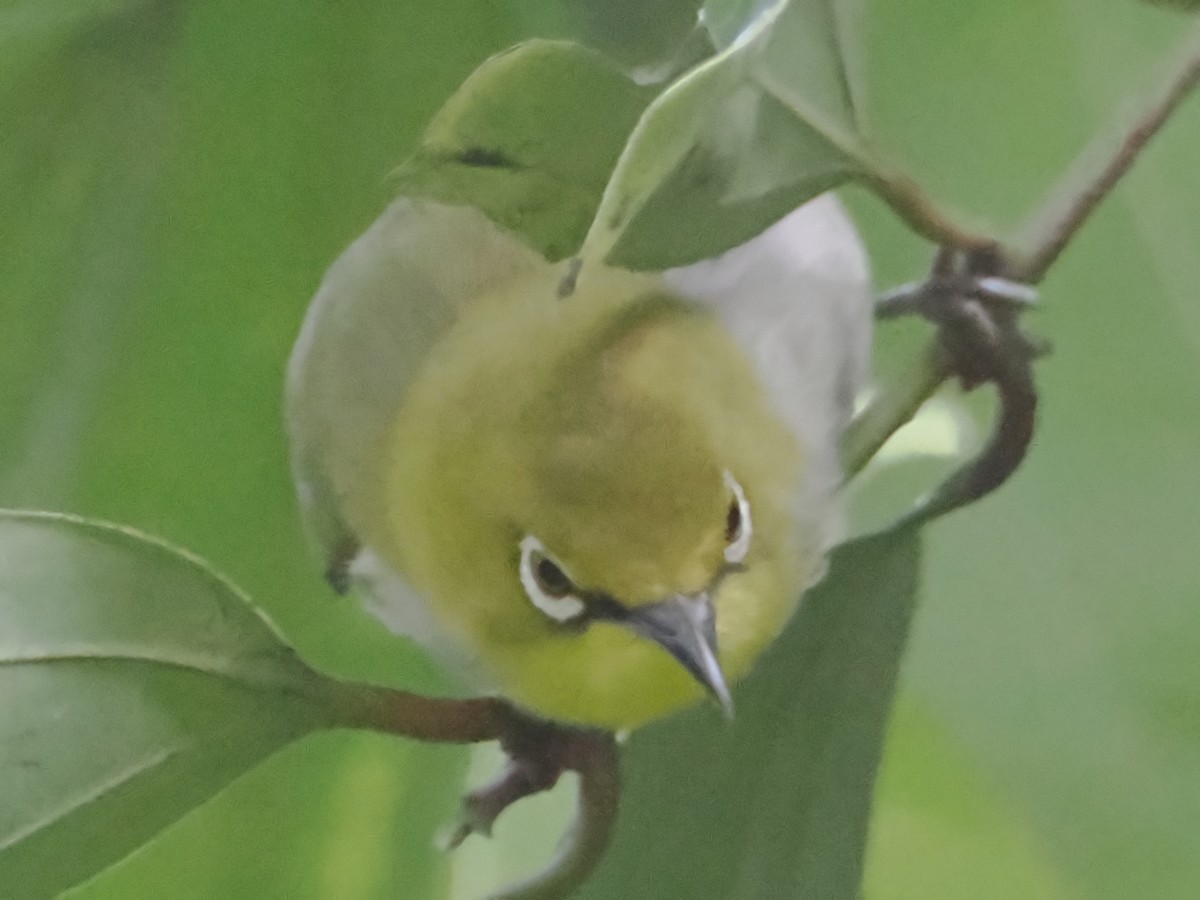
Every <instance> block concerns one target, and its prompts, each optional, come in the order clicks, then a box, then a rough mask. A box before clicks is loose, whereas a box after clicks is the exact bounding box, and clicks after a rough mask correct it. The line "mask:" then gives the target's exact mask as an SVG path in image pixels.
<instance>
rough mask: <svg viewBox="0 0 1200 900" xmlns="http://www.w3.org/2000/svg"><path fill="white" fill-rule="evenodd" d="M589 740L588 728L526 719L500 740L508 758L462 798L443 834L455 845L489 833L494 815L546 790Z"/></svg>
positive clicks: (576, 762) (574, 761)
mask: <svg viewBox="0 0 1200 900" xmlns="http://www.w3.org/2000/svg"><path fill="white" fill-rule="evenodd" d="M592 739H593V736H592V734H591V733H590V732H584V731H580V730H577V729H573V728H569V727H566V726H559V725H553V724H550V723H546V722H535V721H532V720H530V721H527V722H525V723H524V725H523V727H522V729H521V730H520V731H519V732H516V733H514V734H513V735H511V736H509V737H508V738H506V739H505V740H503V741H502V742H501V746H502V747H503V749H504V751H505V753H507V754H508V762H507V763H506V764H505V766H504V769H503V770H502V771H501V772H500V774H499V775H497V776H496V777H495V778H494V779H493V780H492V781H490V782H488V783H487V784H485V785H483V786H482V787H479V788H476V789H475V790H473V791H471V792H470V793H469V794H467V795H466V796H465V797H464V798H463V804H462V810H461V812H460V813H459V817H458V821H457V822H456V823H455V825H454V827H453V828H452V829H451V831H450V833H449V834H448V835H447V836H446V838H445V840H444V844H445V847H446V849H448V850H453V849H454V848H456V847H458V846H459V845H460V844H462V842H463V841H465V840H466V839H467V838H468V837H470V836H471V835H472V834H481V835H483V836H484V837H491V835H492V828H493V827H494V826H495V823H496V820H497V819H498V818H499V817H500V815H501V813H503V812H504V811H505V810H506V809H508V808H509V807H510V806H512V805H513V804H514V803H517V802H518V801H520V800H522V799H524V798H525V797H531V796H533V795H534V794H539V793H541V792H542V791H548V790H550V789H551V788H553V787H554V786H555V785H556V784H558V780H559V778H561V777H562V774H563V773H564V772H566V771H568V770H572V769H577V768H579V759H578V757H579V746H580V743H581V742H583V743H586V742H588V741H590V740H592Z"/></svg>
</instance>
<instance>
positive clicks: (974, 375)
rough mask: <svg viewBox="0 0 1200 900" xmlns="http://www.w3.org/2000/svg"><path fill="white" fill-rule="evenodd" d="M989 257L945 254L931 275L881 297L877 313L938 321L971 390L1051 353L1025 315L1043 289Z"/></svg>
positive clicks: (956, 371)
mask: <svg viewBox="0 0 1200 900" xmlns="http://www.w3.org/2000/svg"><path fill="white" fill-rule="evenodd" d="M989 263H990V260H989V259H988V258H986V257H979V256H972V255H970V254H965V253H955V252H953V251H944V252H943V253H941V254H939V256H938V258H937V260H936V261H935V263H934V266H933V270H932V271H931V272H930V274H929V277H928V278H926V279H925V280H924V281H922V282H918V283H914V284H908V285H903V286H902V287H899V288H897V289H895V290H893V291H890V292H888V293H887V294H885V295H884V296H882V297H880V298H879V300H878V301H877V302H876V306H875V315H876V317H877V318H879V319H892V318H897V317H899V316H905V315H919V316H921V317H922V318H924V319H926V320H928V321H929V322H931V323H933V324H934V325H935V326H936V327H937V329H938V333H939V335H940V338H941V343H942V346H943V347H944V348H945V350H946V352H947V354H948V356H949V361H950V366H951V370H952V371H953V373H954V374H955V376H957V377H958V379H959V381H960V382H961V384H962V386H963V388H964V389H965V390H971V389H973V388H975V387H978V386H979V385H980V384H983V383H984V382H987V381H994V382H996V383H998V384H1004V383H1005V382H1006V381H1009V380H1011V379H1012V377H1013V376H1014V373H1016V372H1018V371H1026V370H1028V367H1029V365H1030V363H1031V362H1032V361H1033V360H1035V359H1037V358H1038V357H1040V356H1044V355H1045V354H1046V353H1047V352H1049V349H1050V348H1049V345H1048V343H1047V342H1046V341H1044V340H1042V339H1040V338H1037V337H1035V336H1033V335H1030V334H1028V333H1027V332H1025V331H1024V330H1023V329H1022V328H1021V327H1020V323H1019V316H1020V314H1021V313H1023V312H1025V311H1027V310H1029V309H1031V308H1032V307H1034V306H1035V305H1036V304H1037V299H1038V293H1037V290H1036V289H1035V288H1034V287H1033V286H1032V285H1029V284H1025V283H1023V282H1019V281H1013V280H1012V279H1010V278H1007V277H1005V276H1003V275H1001V274H997V273H996V272H995V271H993V270H991V268H990V265H989Z"/></svg>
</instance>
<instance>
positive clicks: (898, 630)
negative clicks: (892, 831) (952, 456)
mask: <svg viewBox="0 0 1200 900" xmlns="http://www.w3.org/2000/svg"><path fill="white" fill-rule="evenodd" d="M918 561H919V542H918V537H917V535H916V533H915V532H913V531H911V530H902V531H898V532H893V533H885V534H882V535H878V536H874V537H869V538H864V539H861V540H858V541H855V542H853V543H851V544H847V545H845V546H843V547H841V548H840V549H839V550H837V551H836V552H835V553H834V556H833V560H832V568H831V572H830V575H829V577H828V578H827V579H826V581H825V582H824V583H823V584H822V585H821V586H819V587H818V588H817V589H815V590H814V591H813V592H812V593H811V594H810V595H808V596H807V597H806V599H805V601H804V605H803V607H802V608H801V610H800V612H799V614H798V615H797V616H796V618H795V619H794V620H793V621H792V623H791V624H790V625H789V626H788V629H787V630H786V631H785V632H784V634H783V636H782V637H781V638H780V640H779V641H778V642H777V643H776V644H775V645H774V646H773V647H772V648H771V649H770V651H769V652H768V654H767V656H766V658H764V659H763V661H762V662H761V663H760V665H759V666H758V668H757V669H756V670H755V671H754V673H753V675H752V676H751V677H750V678H749V679H748V680H747V681H746V682H745V683H744V684H742V685H741V686H740V687H739V689H738V690H737V691H736V693H735V702H736V704H737V715H736V718H735V720H734V722H733V723H732V724H731V723H727V722H725V721H723V720H722V719H721V718H720V716H719V714H718V713H717V712H716V711H715V710H712V709H707V708H706V709H699V710H694V711H692V712H690V713H688V714H686V715H683V716H680V717H677V718H675V719H672V720H670V721H669V722H667V723H664V724H663V725H659V726H654V727H650V728H648V729H646V730H645V731H643V732H639V733H638V734H637V735H636V736H635V737H634V739H633V740H632V741H631V742H630V745H629V747H628V748H627V752H626V753H625V755H624V760H623V764H624V768H625V789H626V792H625V794H624V801H623V803H622V807H621V819H620V821H619V822H618V826H617V828H618V833H617V838H616V842H615V844H614V846H613V848H612V850H611V852H610V854H609V857H608V859H607V860H606V861H605V863H604V865H603V867H602V869H601V871H600V872H599V873H598V875H597V877H596V878H595V879H594V881H593V882H592V883H590V884H589V885H588V886H587V887H586V888H585V889H584V891H583V892H582V893H581V896H582V897H585V898H607V897H631V898H633V897H637V898H641V897H646V898H650V897H655V898H657V897H688V898H691V900H707V898H712V900H718V898H719V900H750V898H768V897H770V898H776V897H788V898H790V900H815V898H821V900H843V898H844V900H851V898H856V897H858V896H859V883H860V881H861V877H862V864H863V862H862V861H863V847H864V843H865V841H866V834H867V815H868V812H869V810H870V805H871V793H872V783H873V780H874V775H875V771H876V768H877V766H878V764H879V758H880V754H881V752H882V743H883V736H884V730H885V726H886V723H887V718H888V711H889V709H890V707H891V698H892V693H893V688H894V685H895V680H896V672H897V669H898V666H899V663H900V656H901V652H902V651H903V648H904V644H905V637H906V635H907V631H908V624H909V620H910V618H911V616H912V612H913V606H914V603H915V599H914V598H915V593H916V588H917V567H918Z"/></svg>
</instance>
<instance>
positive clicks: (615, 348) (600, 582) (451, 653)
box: [286, 196, 871, 731]
mask: <svg viewBox="0 0 1200 900" xmlns="http://www.w3.org/2000/svg"><path fill="white" fill-rule="evenodd" d="M563 274H564V267H563V265H562V264H559V265H551V264H549V263H547V262H546V261H545V260H544V259H542V258H541V257H540V256H539V255H538V254H537V253H536V252H534V251H533V250H531V249H529V248H528V247H527V246H525V245H524V244H523V243H521V241H520V240H519V239H518V238H517V237H516V236H514V235H512V234H510V233H508V232H506V231H505V230H503V229H501V228H500V227H498V226H496V225H495V224H493V223H492V222H491V221H490V220H489V219H487V218H486V217H485V216H484V215H483V214H481V213H480V212H478V211H477V210H475V209H472V208H470V207H466V206H452V205H446V204H442V203H437V202H433V201H427V200H417V199H407V198H402V199H399V200H396V201H395V202H394V203H393V204H392V205H391V206H390V207H389V208H388V209H387V210H386V211H385V212H384V214H383V215H382V216H381V217H380V218H379V220H378V221H376V222H375V223H374V224H373V225H372V226H371V228H370V229H369V230H368V231H367V232H366V233H365V234H364V235H363V236H362V237H361V238H359V239H358V240H357V241H356V242H355V243H354V244H353V245H352V246H351V247H350V248H349V249H348V250H347V251H346V252H345V253H344V254H343V255H342V257H341V258H340V259H339V260H338V261H337V262H336V263H335V264H334V265H333V266H332V268H331V269H330V270H329V272H328V274H327V275H326V277H325V280H324V283H323V284H322V285H321V288H320V290H319V292H318V293H317V295H316V298H315V299H314V301H313V303H312V306H311V308H310V310H309V312H308V316H307V319H306V321H305V323H304V327H303V330H302V331H301V334H300V337H299V339H298V341H297V343H296V347H295V350H294V352H293V355H292V360H291V364H290V367H289V371H288V385H287V399H286V405H287V417H288V426H289V432H290V438H291V442H292V457H293V468H294V473H295V478H296V484H297V489H298V493H299V498H300V505H301V507H302V510H303V513H304V516H305V519H306V522H307V524H308V526H309V530H310V532H311V534H312V535H313V537H314V539H315V541H316V543H317V545H318V547H319V548H320V551H321V553H322V554H323V557H324V559H325V561H326V563H327V564H328V565H329V573H330V577H331V580H332V581H333V583H334V584H335V586H338V587H339V588H344V587H346V586H349V585H351V584H353V585H355V586H357V587H358V588H359V590H360V591H361V592H362V594H363V596H364V598H365V602H366V604H367V607H368V609H369V610H370V611H371V612H372V613H373V614H374V615H375V616H377V617H378V618H379V619H380V620H381V621H382V622H383V623H385V624H386V625H387V626H388V627H389V628H391V629H392V630H394V631H395V632H398V633H402V634H406V635H409V636H412V637H414V638H416V639H417V640H419V641H421V642H423V643H426V644H429V645H432V646H433V647H435V648H437V649H438V650H439V652H441V653H442V655H443V656H444V657H446V658H448V659H450V660H452V661H453V663H454V664H455V665H456V666H457V667H458V668H459V669H460V671H462V672H464V673H467V674H468V676H469V677H470V679H471V680H472V681H473V682H475V684H476V685H479V686H481V687H484V688H485V689H488V690H492V691H494V692H496V693H499V694H500V695H502V696H504V697H506V698H508V699H510V700H512V701H513V702H515V703H516V704H517V705H519V706H521V707H523V708H525V709H526V710H528V711H530V712H532V713H534V714H536V715H538V716H541V717H544V718H547V719H552V720H556V721H562V722H569V723H575V724H581V725H587V726H594V727H599V728H604V729H608V730H614V731H616V730H624V729H630V728H635V727H638V726H640V725H642V724H644V723H646V722H649V721H651V720H653V719H656V718H658V717H660V716H663V715H665V714H667V713H670V712H672V711H673V710H676V709H679V708H681V707H683V706H686V705H689V704H692V703H694V702H696V701H697V700H699V699H701V698H703V697H704V695H705V693H707V694H708V695H710V696H712V697H714V698H715V699H716V700H717V701H718V702H719V703H720V704H721V705H723V706H724V707H725V708H726V710H727V711H729V710H731V708H732V705H731V700H730V693H729V684H730V683H731V681H732V680H734V679H737V678H739V677H741V676H742V675H744V674H745V673H746V672H747V671H748V670H749V669H750V667H751V666H752V665H753V663H754V661H755V659H756V658H757V657H758V656H759V654H760V653H761V652H762V651H763V649H764V648H765V647H767V646H768V645H769V644H770V643H771V642H772V640H773V639H774V638H775V637H776V636H777V635H778V634H779V632H780V630H781V629H782V627H783V625H784V624H785V623H786V621H787V619H788V617H789V616H790V615H791V614H792V612H793V611H794V609H795V607H796V605H797V602H798V600H799V598H800V596H801V594H802V593H803V591H804V590H805V588H806V587H808V586H809V585H810V584H812V583H813V582H814V581H815V580H817V579H819V578H820V576H821V573H822V572H823V569H824V555H825V553H826V551H827V549H828V548H829V547H830V545H831V543H832V542H833V541H834V540H836V539H837V537H838V536H839V535H840V529H841V518H842V516H841V510H840V503H839V498H838V489H839V485H840V482H841V472H840V469H839V464H838V442H839V438H840V436H841V433H842V430H843V428H844V427H845V425H846V423H847V421H848V419H849V416H850V412H851V408H852V404H853V400H854V396H855V394H856V392H857V391H858V390H859V388H860V387H861V386H862V384H863V379H864V376H865V370H866V365H867V360H868V356H869V346H870V339H871V303H870V298H869V290H868V273H867V266H866V261H865V258H864V255H863V252H862V247H861V243H860V241H859V239H858V236H857V234H856V233H855V231H854V229H853V227H852V225H851V224H850V222H849V220H848V218H847V217H846V215H845V213H844V212H843V211H842V209H841V207H840V206H839V205H838V203H837V201H836V200H835V199H833V198H832V197H830V196H825V197H820V198H818V199H816V200H813V201H811V202H810V203H808V204H806V205H805V206H803V207H801V208H800V209H798V210H797V211H795V212H794V213H792V214H791V215H789V216H788V217H786V218H784V219H783V220H781V221H780V222H778V223H777V224H775V225H774V226H773V227H771V228H770V229H768V230H767V231H765V232H763V233H762V234H761V235H759V236H758V237H757V238H755V239H753V240H751V241H749V242H748V243H746V244H744V245H743V246H741V247H738V248H736V249H734V250H731V251H729V252H728V253H725V254H723V255H721V256H720V257H718V258H715V259H712V260H707V261H704V262H700V263H697V264H695V265H690V266H686V267H683V268H677V269H671V270H668V271H665V272H660V273H632V272H627V271H623V270H618V269H612V268H602V267H599V266H595V267H591V268H589V267H585V268H584V270H583V271H582V273H581V275H580V278H579V280H578V283H577V286H576V289H575V291H574V292H573V293H572V294H571V295H570V296H567V297H561V296H560V292H559V286H560V284H561V283H562V279H563Z"/></svg>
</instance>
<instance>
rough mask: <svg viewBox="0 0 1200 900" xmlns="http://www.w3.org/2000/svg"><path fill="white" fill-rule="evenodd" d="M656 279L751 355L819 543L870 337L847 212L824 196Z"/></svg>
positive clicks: (836, 512) (834, 523)
mask: <svg viewBox="0 0 1200 900" xmlns="http://www.w3.org/2000/svg"><path fill="white" fill-rule="evenodd" d="M664 278H665V279H666V282H667V284H668V286H669V287H670V289H671V290H672V291H674V292H676V293H678V294H680V295H682V296H683V297H685V298H687V299H689V300H692V301H694V302H696V303H698V304H701V305H702V306H705V307H707V308H710V309H711V310H712V311H713V312H714V313H715V314H716V315H717V316H718V318H720V319H721V320H722V321H723V322H724V323H725V326H726V327H727V328H728V329H729V330H730V332H731V333H732V334H733V335H734V337H735V339H736V340H737V341H738V342H739V343H740V344H741V345H742V346H743V348H744V349H745V350H746V353H747V354H748V356H749V357H750V358H751V359H752V360H753V361H754V365H755V367H756V369H757V371H758V374H759V377H760V378H761V379H762V381H763V383H764V385H765V386H766V389H767V392H768V395H769V396H770V398H771V400H772V403H773V405H774V406H775V409H776V411H777V412H778V414H779V415H780V417H781V418H782V419H783V420H784V421H785V422H786V423H787V424H788V425H789V426H790V427H791V429H792V432H793V433H794V434H795V435H796V437H797V439H798V440H799V442H800V446H801V448H802V449H803V451H804V453H805V473H806V474H805V478H804V483H803V485H802V488H801V492H800V495H799V496H798V497H797V498H796V510H797V514H798V515H800V516H802V517H803V518H805V519H807V520H810V521H811V524H812V525H813V526H814V527H815V528H816V529H819V530H818V531H817V532H815V533H819V534H821V536H822V542H823V545H824V546H823V548H822V549H826V548H828V547H829V546H831V545H832V544H833V543H835V542H836V541H837V540H839V539H840V538H841V536H842V532H843V530H844V529H843V524H842V518H843V517H842V515H841V513H840V506H839V502H838V499H837V489H838V487H839V486H840V484H841V481H842V471H841V465H840V460H839V451H838V444H839V441H840V438H841V434H842V431H843V430H844V429H845V427H846V424H847V423H848V422H849V420H850V416H851V414H852V412H853V407H854V398H855V395H856V394H857V393H858V392H859V391H860V390H861V389H862V388H863V387H864V386H865V381H866V378H867V369H868V363H869V359H870V344H871V321H872V311H871V293H870V274H869V270H868V265H867V259H866V255H865V253H864V251H863V248H862V243H861V241H860V239H859V237H858V234H857V232H856V231H855V229H854V226H853V224H852V223H851V221H850V219H849V217H848V216H847V215H846V213H845V211H844V210H843V209H842V206H841V204H840V203H839V202H838V200H837V199H836V198H835V197H834V196H833V195H831V194H826V195H824V196H821V197H818V198H816V199H815V200H812V201H810V202H809V203H807V204H805V205H804V206H802V207H800V208H799V209H797V210H796V211H795V212H793V213H791V214H790V215H788V216H786V217H785V218H783V219H781V220H780V221H779V222H777V223H776V224H775V225H773V226H772V227H771V228H769V229H767V230H766V231H764V232H763V233H762V234H760V235H759V236H758V237H756V238H753V239H752V240H750V241H748V242H747V243H745V244H743V245H741V246H740V247H736V248H734V249H733V250H730V251H728V252H727V253H724V254H722V255H721V256H718V257H716V258H714V259H711V260H705V261H703V262H700V263H696V264H694V265H690V266H686V267H683V268H679V269H672V270H670V271H668V272H666V273H665V274H664Z"/></svg>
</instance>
